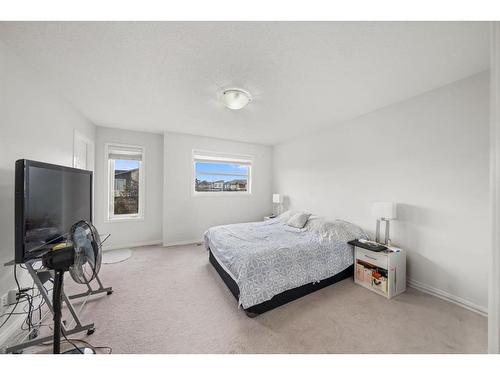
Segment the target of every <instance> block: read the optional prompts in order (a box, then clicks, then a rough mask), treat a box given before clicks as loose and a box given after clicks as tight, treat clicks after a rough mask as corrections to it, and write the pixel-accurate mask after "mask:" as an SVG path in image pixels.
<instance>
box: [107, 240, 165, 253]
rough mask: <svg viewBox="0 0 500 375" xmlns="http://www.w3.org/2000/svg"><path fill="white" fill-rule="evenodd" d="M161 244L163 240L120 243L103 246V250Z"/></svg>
mask: <svg viewBox="0 0 500 375" xmlns="http://www.w3.org/2000/svg"><path fill="white" fill-rule="evenodd" d="M161 244H162V241H161V240H155V241H143V242H134V243H126V244H119V245H109V246H103V248H102V250H103V251H108V250H116V249H128V248H131V247H141V246H152V245H161Z"/></svg>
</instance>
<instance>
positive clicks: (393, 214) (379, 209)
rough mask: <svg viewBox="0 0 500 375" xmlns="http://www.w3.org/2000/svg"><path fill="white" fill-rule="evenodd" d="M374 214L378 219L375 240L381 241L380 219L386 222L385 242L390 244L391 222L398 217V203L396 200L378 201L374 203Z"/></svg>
mask: <svg viewBox="0 0 500 375" xmlns="http://www.w3.org/2000/svg"><path fill="white" fill-rule="evenodd" d="M372 215H373V216H374V217H375V218H376V219H377V229H376V233H375V242H380V221H384V222H385V238H384V244H385V245H390V241H391V240H390V237H389V231H390V222H391V220H394V219H396V218H397V204H396V203H394V202H376V203H373V205H372Z"/></svg>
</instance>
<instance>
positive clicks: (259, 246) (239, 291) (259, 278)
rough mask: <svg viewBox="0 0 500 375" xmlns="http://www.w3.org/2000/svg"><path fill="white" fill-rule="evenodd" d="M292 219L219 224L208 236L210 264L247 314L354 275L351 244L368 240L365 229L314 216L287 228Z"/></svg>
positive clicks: (206, 234) (288, 300)
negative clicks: (353, 241)
mask: <svg viewBox="0 0 500 375" xmlns="http://www.w3.org/2000/svg"><path fill="white" fill-rule="evenodd" d="M290 215H293V212H292V213H289V212H287V213H284V214H282V215H281V216H280V217H278V218H275V219H271V220H267V221H263V222H253V223H241V224H231V225H221V226H216V227H212V228H210V229H209V230H207V231H206V232H205V234H204V243H205V248H206V249H207V250H208V253H209V261H210V263H211V264H212V265H213V266H214V268H215V270H216V271H217V272H218V274H219V275H220V277H221V278H222V280H223V281H224V283H225V284H226V285H227V287H228V288H229V289H230V291H231V293H232V294H233V295H234V297H235V298H236V299H237V300H238V306H240V307H242V308H243V309H244V310H245V312H246V313H247V315H248V316H251V317H253V316H256V315H258V314H262V313H263V312H266V311H268V310H270V309H273V308H275V307H278V306H281V305H283V304H285V303H288V302H290V301H293V300H295V299H297V298H299V297H302V296H304V295H306V294H309V293H312V292H314V291H316V290H319V289H321V288H324V287H326V286H328V285H331V284H333V283H336V282H338V281H340V280H343V279H345V278H348V277H350V276H352V274H353V249H352V246H351V245H349V244H348V243H347V242H348V241H351V240H353V239H356V238H367V236H366V234H365V233H364V231H363V230H362V229H360V228H359V227H357V226H355V225H353V224H351V223H348V222H346V221H342V220H335V221H332V222H329V221H326V220H323V219H321V218H319V217H315V216H313V217H311V218H310V219H309V221H308V222H307V224H306V226H305V227H304V228H300V229H298V228H294V227H291V226H289V225H287V224H286V221H287V218H289V217H290Z"/></svg>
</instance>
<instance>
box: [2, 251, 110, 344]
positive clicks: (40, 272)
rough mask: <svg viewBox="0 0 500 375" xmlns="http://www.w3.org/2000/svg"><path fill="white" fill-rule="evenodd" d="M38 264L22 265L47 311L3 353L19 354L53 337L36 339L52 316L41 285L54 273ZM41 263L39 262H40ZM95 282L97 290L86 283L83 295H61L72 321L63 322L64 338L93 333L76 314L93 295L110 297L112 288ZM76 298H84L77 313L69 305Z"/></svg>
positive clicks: (97, 279)
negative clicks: (43, 324)
mask: <svg viewBox="0 0 500 375" xmlns="http://www.w3.org/2000/svg"><path fill="white" fill-rule="evenodd" d="M37 262H40V259H35V260H30V261H27V262H26V263H24V265H25V267H26V269H27V270H28V273H29V274H30V276H31V278H32V279H33V282H34V283H35V285H36V287H37V289H38V291H39V292H40V295H41V297H42V298H43V300H44V301H45V304H46V305H47V307H48V311H46V312H45V314H44V315H43V316H42V319H41V320H40V321H39V322H38V324H36V325H35V326H34V327H33V328H32V329H31V330H30V331H29V332H28V333H27V334H25V336H24V337H23V338H22V339H21V342H20V343H19V344H16V345H13V346H10V347H7V348H6V350H5V352H6V353H20V352H22V350H23V349H25V348H28V347H30V346H35V345H39V344H42V343H44V342H48V341H52V339H53V335H47V336H44V337H37V336H38V329H39V327H40V325H41V323H42V321H44V320H45V318H46V316H47V315H48V314H52V315H53V314H54V307H53V304H52V299H51V297H50V296H49V294H48V293H47V291H46V289H45V287H44V286H43V284H44V283H45V282H47V280H48V279H49V278H51V277H52V278H53V276H54V273H53V271H52V270H49V269H46V268H43V267H40V268H35V267H34V264H35V263H37ZM40 263H41V262H40ZM4 265H5V266H12V265H14V261H10V262H8V263H5V264H4ZM95 280H96V281H97V284H98V288H97V289H94V288H92V285H90V283H87V284H86V285H87V291H86V292H83V293H78V294H73V295H70V296H67V295H66V293H65V292H64V290H63V291H62V293H61V299H62V302H63V303H65V304H66V306H67V308H68V310H69V312H70V314H71V316H72V317H73V321H71V322H70V323H67V322H63V324H62V330H63V332H64V334H65V335H66V336H69V335H72V334H74V333H79V332H85V331H86V333H87V335H91V334H93V333H94V332H95V326H94V323H87V324H83V323H82V321H81V320H80V318H79V316H78V314H79V313H81V311H82V309H83V307H84V306H85V303H86V302H87V300H88V297H90V296H92V295H95V294H100V293H106V295H110V294H112V293H113V289H112V287H104V286H103V285H102V282H101V280H100V279H99V276H98V275H96V278H95ZM78 298H85V299H84V300H83V302H82V303H81V305H80V307H79V309H78V311H77V310H76V309H75V307H74V306H73V304H72V303H71V300H74V299H78ZM73 322H74V323H75V325H74V327H73V328H69V326H70V325H71V324H72V323H73Z"/></svg>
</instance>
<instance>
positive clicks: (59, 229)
mask: <svg viewBox="0 0 500 375" xmlns="http://www.w3.org/2000/svg"><path fill="white" fill-rule="evenodd" d="M15 189H16V202H15V207H16V209H15V226H16V228H15V260H16V263H24V262H26V261H27V260H29V259H33V258H37V257H39V256H40V254H41V253H42V252H43V250H44V249H46V248H47V245H50V244H53V243H58V242H61V241H63V240H65V239H67V236H68V232H69V230H70V228H71V226H72V225H73V224H75V223H76V222H78V221H80V220H87V221H89V222H91V220H92V172H90V171H85V170H81V169H75V168H69V167H63V166H60V165H54V164H46V163H41V162H37V161H32V160H25V159H22V160H18V161H16V187H15Z"/></svg>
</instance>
